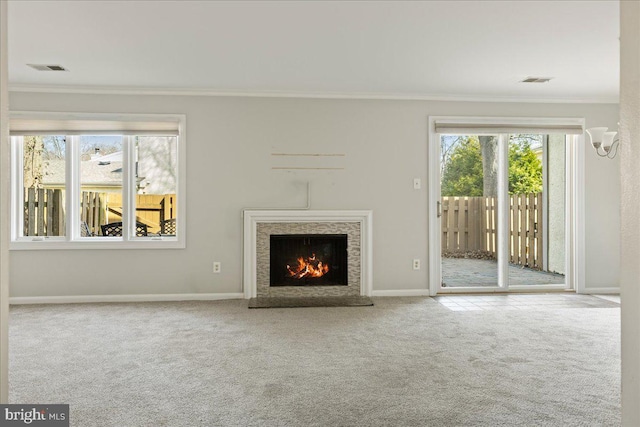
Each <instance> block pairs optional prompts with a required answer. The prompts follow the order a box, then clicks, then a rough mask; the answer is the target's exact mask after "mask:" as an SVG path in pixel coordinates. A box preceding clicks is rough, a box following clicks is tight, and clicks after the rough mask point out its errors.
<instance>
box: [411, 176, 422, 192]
mask: <svg viewBox="0 0 640 427" xmlns="http://www.w3.org/2000/svg"><path fill="white" fill-rule="evenodd" d="M421 188H422V180H421V179H420V178H414V179H413V189H414V190H419V189H421Z"/></svg>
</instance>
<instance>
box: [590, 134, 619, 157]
mask: <svg viewBox="0 0 640 427" xmlns="http://www.w3.org/2000/svg"><path fill="white" fill-rule="evenodd" d="M607 130H608V128H605V127H598V128H591V129H587V135H589V139H590V140H591V145H593V148H594V149H595V150H596V154H597V155H598V156H600V157H606V158H608V159H613V158H614V157H615V156H616V154H618V147H619V145H620V140H619V139H615V137H616V134H617V133H618V132H607Z"/></svg>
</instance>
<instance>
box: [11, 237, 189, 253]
mask: <svg viewBox="0 0 640 427" xmlns="http://www.w3.org/2000/svg"><path fill="white" fill-rule="evenodd" d="M184 248H186V244H185V242H184V240H183V239H178V238H175V237H172V238H167V237H163V238H162V240H158V239H157V238H149V239H136V240H130V241H127V242H125V241H123V240H120V239H117V238H116V239H114V238H109V237H107V238H104V237H90V238H86V239H78V240H74V241H66V240H58V239H56V240H53V239H45V240H40V241H33V240H19V241H14V242H11V243H10V244H9V250H11V251H30V250H76V249H80V250H87V249H88V250H94V249H96V250H100V249H184Z"/></svg>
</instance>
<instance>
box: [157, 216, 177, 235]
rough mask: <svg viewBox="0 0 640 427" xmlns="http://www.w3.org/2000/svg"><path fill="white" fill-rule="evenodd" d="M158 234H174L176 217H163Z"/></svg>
mask: <svg viewBox="0 0 640 427" xmlns="http://www.w3.org/2000/svg"><path fill="white" fill-rule="evenodd" d="M160 234H166V235H175V234H176V219H175V218H171V219H165V220H164V221H162V222H161V223H160Z"/></svg>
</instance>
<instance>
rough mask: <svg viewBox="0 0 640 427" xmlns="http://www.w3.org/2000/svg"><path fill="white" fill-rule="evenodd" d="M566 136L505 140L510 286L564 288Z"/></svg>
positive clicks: (520, 136)
mask: <svg viewBox="0 0 640 427" xmlns="http://www.w3.org/2000/svg"><path fill="white" fill-rule="evenodd" d="M565 152H566V150H565V136H564V135H511V136H510V138H509V203H510V212H509V285H511V286H517V285H548V284H563V283H564V281H565V280H564V272H565V266H564V263H565V258H564V256H565V234H564V226H565V219H564V218H565V217H564V215H565V168H566V159H565Z"/></svg>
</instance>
